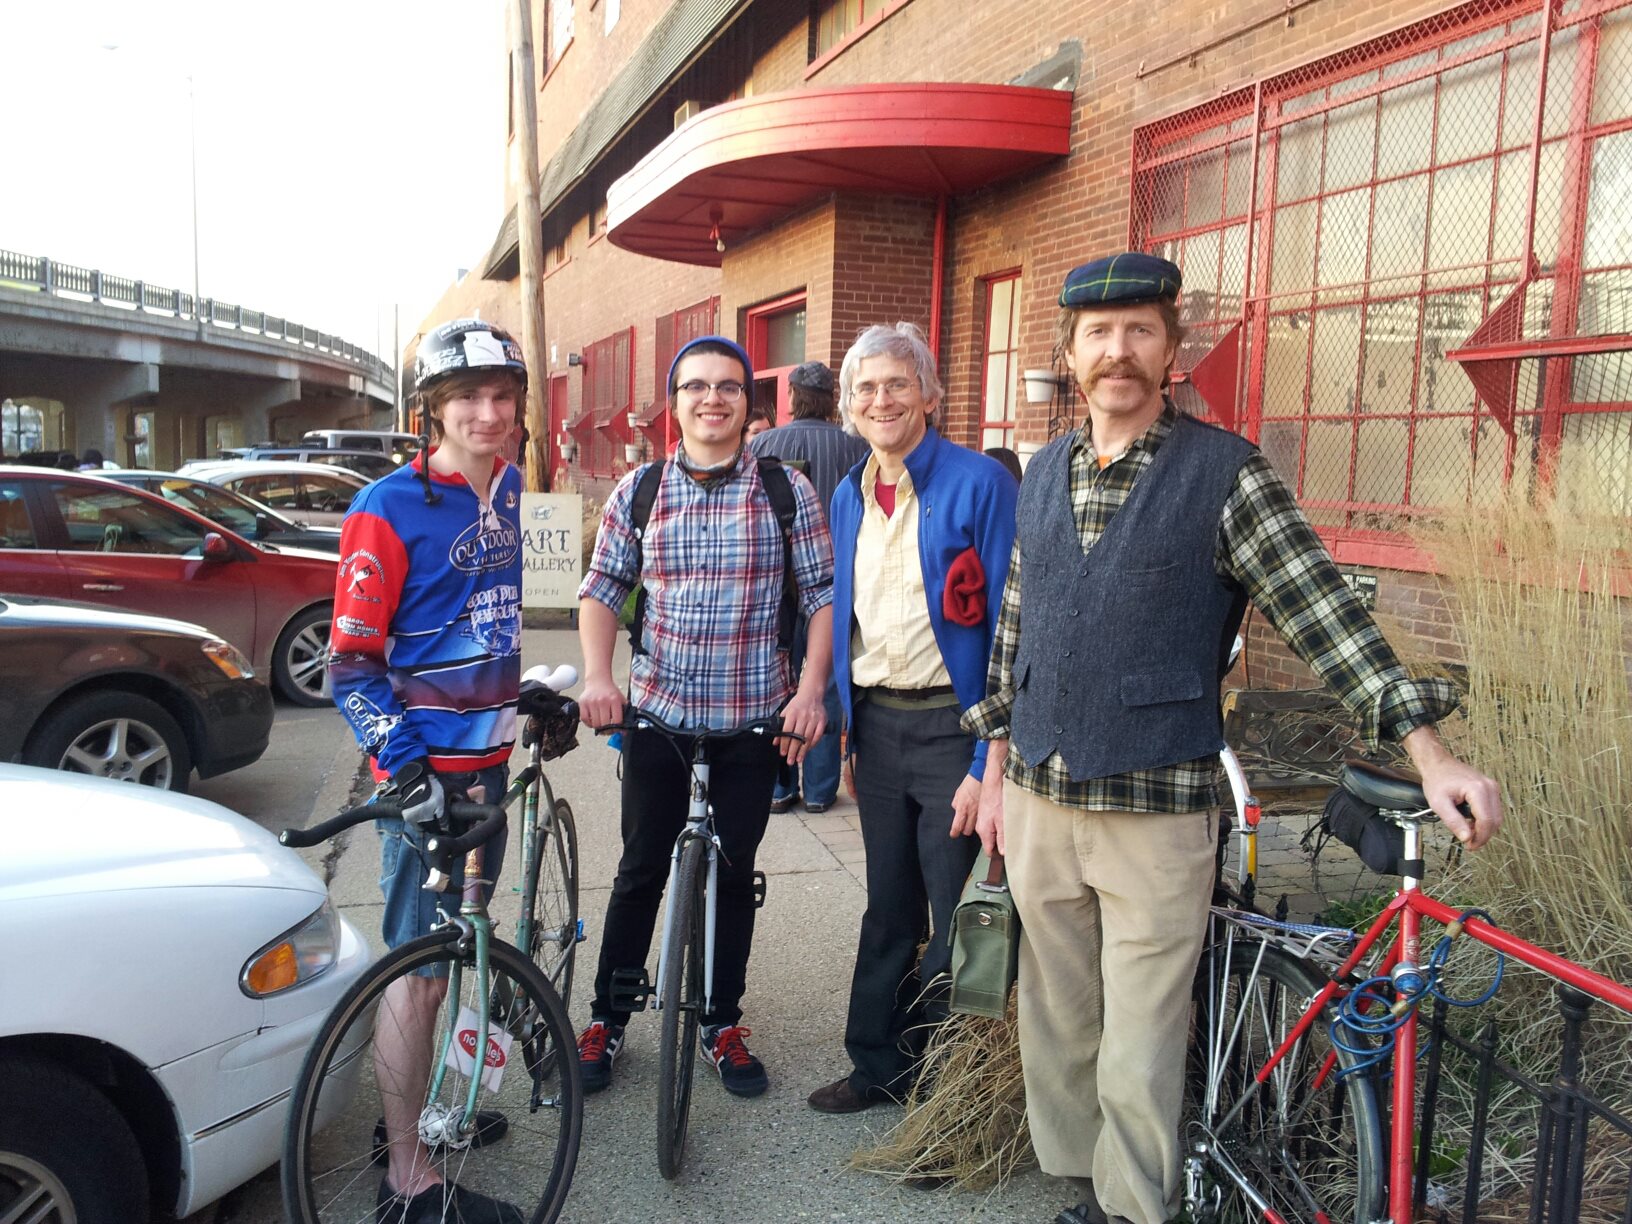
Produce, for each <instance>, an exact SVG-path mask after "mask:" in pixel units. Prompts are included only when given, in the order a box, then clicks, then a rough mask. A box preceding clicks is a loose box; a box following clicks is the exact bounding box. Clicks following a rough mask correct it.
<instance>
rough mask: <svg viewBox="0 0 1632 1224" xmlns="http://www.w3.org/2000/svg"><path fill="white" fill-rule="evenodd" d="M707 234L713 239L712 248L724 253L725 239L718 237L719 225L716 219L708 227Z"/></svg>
mask: <svg viewBox="0 0 1632 1224" xmlns="http://www.w3.org/2000/svg"><path fill="white" fill-rule="evenodd" d="M708 236H709V237H710V238H712V239H714V249H715V250H716V251H718V252H719V253H720V254H721V255H724V254H725V239H724V238H721V237H720V225H719V222H717V221H716V222H715V223H714V225H713V226H712V227H710V229H709V231H708Z"/></svg>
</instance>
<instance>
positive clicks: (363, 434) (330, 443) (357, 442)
mask: <svg viewBox="0 0 1632 1224" xmlns="http://www.w3.org/2000/svg"><path fill="white" fill-rule="evenodd" d="M300 440H301V442H302V443H304V444H305V445H307V446H327V447H331V448H333V447H338V448H340V449H341V450H371V451H378V452H379V453H380V454H382V455H390V456H391V457H392V459H393V461H394V462H396V463H397V464H399V465H400V464H401V463H402V462H403V461H404V460H405V459H407V458H408V457H409V456H411V455H413V454H414V453H415V452H416V451H418V450H419V436H418V435H417V434H411V433H396V432H394V431H392V430H389V429H308V430H307V431H306V432H305V433H303V434H301V435H300Z"/></svg>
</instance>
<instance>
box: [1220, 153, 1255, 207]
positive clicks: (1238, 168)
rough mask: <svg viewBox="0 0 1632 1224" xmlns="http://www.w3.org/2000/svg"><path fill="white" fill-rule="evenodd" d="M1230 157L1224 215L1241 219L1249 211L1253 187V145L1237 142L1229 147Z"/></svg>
mask: <svg viewBox="0 0 1632 1224" xmlns="http://www.w3.org/2000/svg"><path fill="white" fill-rule="evenodd" d="M1229 155H1230V160H1229V166H1228V168H1227V170H1226V176H1227V178H1226V182H1225V184H1224V215H1225V216H1226V217H1239V216H1241V215H1242V214H1243V213H1245V212H1246V211H1247V192H1248V190H1249V189H1250V188H1251V187H1252V143H1251V142H1250V141H1246V140H1238V141H1236V142H1235V143H1234V144H1232V145H1231V146H1230V147H1229Z"/></svg>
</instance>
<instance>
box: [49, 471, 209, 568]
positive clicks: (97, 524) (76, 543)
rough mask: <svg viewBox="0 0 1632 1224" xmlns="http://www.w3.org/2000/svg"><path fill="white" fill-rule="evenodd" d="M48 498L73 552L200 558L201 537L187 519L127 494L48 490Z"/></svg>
mask: <svg viewBox="0 0 1632 1224" xmlns="http://www.w3.org/2000/svg"><path fill="white" fill-rule="evenodd" d="M51 492H52V495H53V496H54V497H55V498H56V502H57V509H58V510H60V511H61V512H62V517H63V521H64V523H65V524H66V526H67V528H68V547H69V548H70V549H72V550H74V551H76V552H111V553H165V554H170V555H182V554H186V553H191V552H201V551H202V549H203V547H204V533H203V532H202V531H200V530H197V529H196V528H195V527H194V526H193V524H192V521H191V520H190V519H185V518H183V517H182V516H181V515H179V514H176V513H175V512H173V511H166V510H164V509H163V508H162V507H159V506H155V505H152V504H150V503H149V502H146V501H143V500H141V499H140V498H138V497H137V496H136V494H134V493H131V492H128V491H126V492H119V491H114V490H103V489H97V490H94V491H91V490H82V489H70V488H66V487H64V486H63V485H53V486H52V488H51Z"/></svg>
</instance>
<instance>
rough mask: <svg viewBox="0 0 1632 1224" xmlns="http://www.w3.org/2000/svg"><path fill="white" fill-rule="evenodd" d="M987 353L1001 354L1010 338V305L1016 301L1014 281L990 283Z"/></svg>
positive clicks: (988, 288) (988, 283) (987, 314)
mask: <svg viewBox="0 0 1632 1224" xmlns="http://www.w3.org/2000/svg"><path fill="white" fill-rule="evenodd" d="M987 286H988V287H987V293H988V295H989V297H988V300H987V313H986V351H987V352H988V353H991V352H1001V351H1002V350H1003V349H1005V348H1007V347H1008V345H1007V343H1006V341H1007V340H1008V336H1009V304H1010V303H1011V302H1012V301H1013V300H1014V282H1013V281H1012V280H1000V281H988V282H987Z"/></svg>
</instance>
